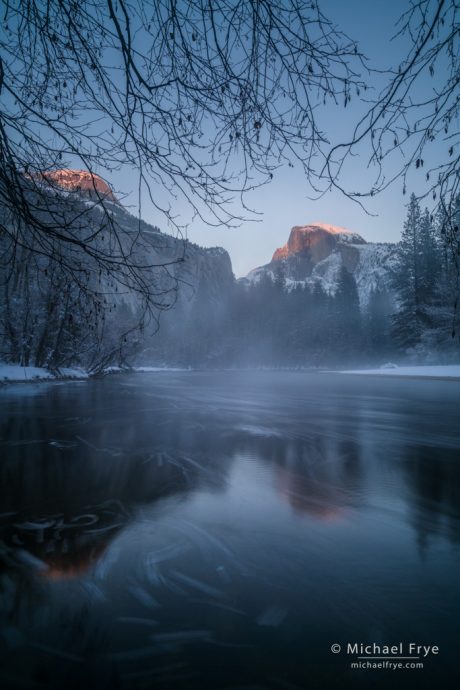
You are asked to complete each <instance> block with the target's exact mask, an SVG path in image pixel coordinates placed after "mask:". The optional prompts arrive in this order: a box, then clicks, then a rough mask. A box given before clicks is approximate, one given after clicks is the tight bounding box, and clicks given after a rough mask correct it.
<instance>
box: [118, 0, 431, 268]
mask: <svg viewBox="0 0 460 690" xmlns="http://www.w3.org/2000/svg"><path fill="white" fill-rule="evenodd" d="M320 6H321V8H322V10H323V12H324V14H325V15H326V16H328V17H329V18H330V19H331V20H332V21H334V23H336V24H337V26H338V27H340V28H341V29H342V30H343V31H345V32H346V33H347V34H348V35H349V36H350V37H351V38H354V39H356V40H357V41H358V43H359V45H360V48H361V50H362V51H363V52H364V53H365V54H366V55H367V57H368V58H369V59H370V63H371V64H372V65H373V66H374V67H389V66H394V65H397V64H398V63H399V61H400V59H401V58H402V56H403V55H404V53H405V51H406V49H407V46H405V45H404V44H403V43H402V41H401V40H397V41H393V42H391V41H390V39H391V37H392V36H393V34H394V33H395V23H396V21H397V19H398V17H399V15H400V13H401V12H402V11H403V10H404V9H405V8H407V5H406V3H405V2H401V1H400V0H399V1H398V0H386V1H383V0H373V1H369V0H348V1H347V2H345V1H343V0H342V1H341V0H321V2H320ZM382 83H383V82H382ZM427 88H432V86H431V85H428V82H427ZM358 113H359V106H358V104H357V101H356V99H355V102H353V101H352V103H351V105H350V106H349V107H348V108H347V111H344V109H343V107H342V106H338V107H337V108H334V107H333V106H331V107H328V109H327V112H326V113H325V114H324V116H323V117H324V121H323V122H321V126H322V128H323V129H324V130H325V131H326V132H328V133H329V134H330V135H331V137H332V138H333V139H334V140H335V141H338V140H341V139H342V140H343V139H346V138H347V133H349V132H350V128H351V125H352V123H353V122H354V121H355V120H356V116H357V115H358ZM421 177H422V176H421V175H418V177H416V176H414V179H413V181H410V185H409V190H408V191H409V192H410V191H415V192H418V191H419V188H420V187H419V180H421ZM371 180H372V175H371V174H370V172H369V170H367V168H366V158H365V156H363V157H362V158H360V157H358V158H355V159H354V160H353V162H352V163H351V165H350V167H349V169H348V171H346V174H345V175H344V178H343V179H342V182H343V183H344V185H345V186H347V184H349V186H350V187H351V188H353V189H356V188H357V187H361V188H364V187H366V185H367V184H369V186H370V185H371V184H372V182H371ZM112 182H113V183H114V185H115V187H116V188H119V189H123V191H126V192H128V193H129V192H130V191H131V189H130V184H132V189H133V190H135V189H136V184H135V181H134V180H133V181H131V180H130V179H128V180H127V179H126V178H124V177H123V176H122V175H121V174H120V175H117V177H116V179H114V180H112ZM401 188H402V183H400V182H399V181H398V182H396V183H395V185H394V186H393V187H392V188H391V189H390V190H388V191H386V192H385V193H382V194H381V195H379V196H377V197H376V198H374V199H372V200H369V201H368V202H367V203H366V207H367V209H368V211H369V212H370V213H372V214H375V215H367V214H366V213H365V212H364V211H363V210H362V209H361V208H360V207H359V206H358V205H357V204H356V203H354V202H353V201H351V200H349V199H347V198H346V197H344V196H343V195H341V194H340V193H339V192H330V193H328V194H327V195H326V196H324V197H323V198H321V199H319V200H316V201H312V200H311V199H309V196H311V194H312V190H311V189H310V188H309V186H308V184H307V181H306V180H305V178H304V177H303V176H302V174H301V172H300V171H299V170H296V169H295V168H294V169H292V168H288V167H287V166H286V167H285V168H283V169H282V170H280V171H278V172H277V173H276V174H275V177H274V180H273V181H272V182H271V183H270V185H267V186H265V187H263V188H260V189H258V190H257V191H255V192H253V193H252V194H251V195H250V196H249V197H248V199H247V200H248V202H249V206H251V207H252V208H254V209H256V210H257V211H259V212H261V214H262V215H261V216H260V221H259V222H244V223H243V224H242V225H241V227H239V228H237V229H234V228H233V229H229V228H225V227H222V228H215V227H207V226H206V225H205V224H204V223H203V222H200V221H195V222H192V223H191V224H190V225H189V228H188V237H189V239H190V240H191V241H193V242H197V243H198V244H200V245H202V246H216V245H220V246H222V247H224V248H225V249H227V250H228V252H229V253H230V256H231V259H232V264H233V270H234V272H235V274H236V276H237V277H239V276H242V275H245V274H246V273H247V272H248V271H250V270H251V269H252V268H254V267H256V266H259V265H262V264H264V263H267V262H268V261H269V260H270V258H271V256H272V254H273V251H274V250H275V249H276V247H278V246H281V245H283V244H284V243H285V242H286V241H287V238H288V235H289V230H290V228H291V227H292V226H294V225H304V224H307V223H311V222H313V221H322V222H326V223H331V224H334V225H340V226H343V227H346V228H349V229H350V230H354V231H356V232H358V233H360V234H361V235H362V236H363V237H364V238H365V239H366V240H368V241H375V242H385V241H389V242H394V241H397V240H398V239H399V237H400V232H401V228H402V223H403V220H404V216H405V203H407V197H404V196H403V195H402V193H401ZM159 194H160V195H161V190H159ZM131 198H132V200H133V203H134V195H133V196H132V197H131ZM128 201H130V197H128ZM175 211H176V212H177V213H179V214H180V213H181V211H182V208H181V206H180V205H178V206H177V208H175ZM142 215H143V218H144V219H145V220H146V221H148V222H151V223H153V224H156V225H158V226H159V227H160V228H161V229H163V230H165V231H167V227H166V225H165V220H164V218H163V217H162V216H161V215H160V213H159V212H157V211H156V210H155V209H154V208H153V207H152V206H151V205H149V203H148V202H147V200H144V201H143V212H142Z"/></svg>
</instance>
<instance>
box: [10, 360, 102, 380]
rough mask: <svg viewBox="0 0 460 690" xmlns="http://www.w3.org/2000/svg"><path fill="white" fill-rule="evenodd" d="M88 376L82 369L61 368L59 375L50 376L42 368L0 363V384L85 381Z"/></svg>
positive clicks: (46, 370) (49, 373) (48, 372)
mask: <svg viewBox="0 0 460 690" xmlns="http://www.w3.org/2000/svg"><path fill="white" fill-rule="evenodd" d="M87 378H88V374H87V373H86V371H84V370H83V369H78V368H69V367H62V368H61V369H59V374H52V373H51V372H50V371H48V369H44V368H42V367H22V366H21V365H20V364H4V363H3V362H0V383H6V382H10V381H11V382H15V381H43V380H47V381H49V380H53V379H54V380H55V379H87Z"/></svg>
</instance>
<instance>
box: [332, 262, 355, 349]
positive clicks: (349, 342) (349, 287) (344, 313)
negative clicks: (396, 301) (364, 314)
mask: <svg viewBox="0 0 460 690" xmlns="http://www.w3.org/2000/svg"><path fill="white" fill-rule="evenodd" d="M333 309H334V312H335V324H334V325H333V333H334V335H335V340H336V342H335V347H336V350H337V353H338V355H339V358H342V357H345V359H348V358H349V357H351V356H352V355H356V354H358V352H359V349H360V347H361V345H362V324H361V311H360V307H359V296H358V288H357V286H356V280H355V279H354V276H353V275H352V274H351V273H350V272H349V271H348V270H347V268H346V267H345V266H344V265H343V264H342V266H341V267H340V271H339V275H338V280H337V291H336V293H335V299H334V307H333Z"/></svg>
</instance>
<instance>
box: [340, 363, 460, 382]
mask: <svg viewBox="0 0 460 690" xmlns="http://www.w3.org/2000/svg"><path fill="white" fill-rule="evenodd" d="M339 374H363V375H372V376H375V375H377V376H409V377H410V376H412V377H415V378H435V379H460V364H440V365H423V366H406V367H404V366H403V367H399V366H396V365H395V366H391V367H389V366H383V367H381V368H380V369H350V370H348V371H340V372H339Z"/></svg>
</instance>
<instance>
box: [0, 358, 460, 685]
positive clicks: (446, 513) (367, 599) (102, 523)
mask: <svg viewBox="0 0 460 690" xmlns="http://www.w3.org/2000/svg"><path fill="white" fill-rule="evenodd" d="M459 403H460V384H459V383H458V382H453V381H429V380H425V381H423V380H407V379H405V380H395V379H384V378H373V377H354V376H347V377H344V376H340V375H334V374H331V375H327V374H317V375H314V374H305V373H286V372H276V373H270V372H260V373H248V372H242V373H235V372H228V373H200V372H183V373H181V372H169V373H168V372H164V373H152V374H144V375H140V374H138V375H133V376H120V377H112V378H107V379H105V380H101V381H90V382H83V383H75V382H74V383H64V384H62V383H53V384H30V385H29V384H25V385H16V386H6V387H3V388H2V389H0V415H1V416H0V439H1V441H0V448H1V455H2V459H1V465H0V468H1V490H0V491H1V509H0V512H1V517H0V530H1V533H0V539H1V544H0V555H1V575H0V578H1V588H0V615H1V619H2V633H1V638H0V686H1V687H2V688H10V687H11V688H30V689H33V688H53V689H54V688H56V689H57V690H64V689H65V690H72V689H74V688H78V689H80V688H82V689H86V690H90V689H92V688H98V689H99V690H103V689H105V688H133V689H138V688H139V689H140V688H159V689H161V688H165V689H166V688H179V689H186V688H187V689H188V688H190V689H193V690H195V689H196V690H210V689H212V690H219V689H222V690H224V689H225V690H236V689H237V688H238V689H240V690H257V689H263V688H274V689H278V688H279V689H287V690H289V689H293V690H295V689H296V688H321V689H322V690H328V689H329V688H334V689H335V688H340V689H344V688H349V687H350V688H389V687H391V688H412V687H414V688H415V687H417V688H421V687H427V688H428V687H442V688H451V687H452V688H453V687H458V686H457V684H456V683H457V682H458V678H459V666H458V664H460V662H458V659H459V650H458V646H459V639H460V634H459V621H460V595H459V585H460V567H459V565H460V413H459V410H460V406H459ZM355 642H357V643H361V642H362V643H365V644H371V643H376V644H380V645H384V644H399V643H403V644H404V645H407V644H408V643H410V642H414V643H420V644H427V645H437V646H438V647H439V654H438V655H437V656H429V657H428V658H427V659H425V660H424V668H423V669H412V670H397V671H391V670H380V671H379V670H356V669H351V668H350V663H351V662H352V661H356V657H357V656H358V655H357V654H351V655H347V654H346V645H347V643H355ZM332 644H340V645H341V646H342V652H340V653H338V654H333V653H332V652H331V651H330V648H331V645H332Z"/></svg>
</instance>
